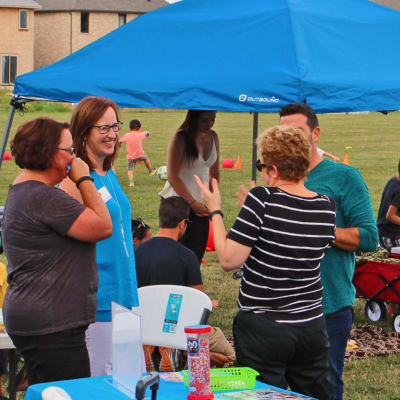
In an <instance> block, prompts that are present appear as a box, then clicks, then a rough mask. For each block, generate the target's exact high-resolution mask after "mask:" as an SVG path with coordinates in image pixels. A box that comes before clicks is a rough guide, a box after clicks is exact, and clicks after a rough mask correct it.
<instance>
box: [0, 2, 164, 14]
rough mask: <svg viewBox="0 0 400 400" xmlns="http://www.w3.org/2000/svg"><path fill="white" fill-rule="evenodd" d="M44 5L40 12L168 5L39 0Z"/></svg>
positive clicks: (138, 9)
mask: <svg viewBox="0 0 400 400" xmlns="http://www.w3.org/2000/svg"><path fill="white" fill-rule="evenodd" d="M1 1H2V0H0V2H1ZM11 1H12V0H11ZM37 1H38V3H39V4H41V5H42V6H43V8H42V9H41V10H38V11H40V12H50V11H53V12H54V11H92V12H93V11H98V12H114V13H115V12H123V13H146V12H149V11H153V10H157V9H158V8H161V7H164V6H166V5H168V4H169V3H167V2H166V1H165V0H113V1H110V0H37Z"/></svg>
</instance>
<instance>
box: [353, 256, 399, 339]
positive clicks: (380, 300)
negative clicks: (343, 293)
mask: <svg viewBox="0 0 400 400" xmlns="http://www.w3.org/2000/svg"><path fill="white" fill-rule="evenodd" d="M390 257H391V258H400V257H399V256H392V255H391V256H390ZM353 285H354V286H355V288H356V289H357V293H356V297H359V298H363V299H364V300H366V305H365V315H366V316H367V317H368V318H369V319H370V320H371V321H379V320H382V319H384V318H386V315H387V313H386V303H397V304H400V264H392V263H387V262H378V261H370V262H367V263H365V264H362V265H359V266H356V269H355V271H354V277H353ZM392 325H393V329H394V330H395V331H396V332H400V311H397V312H396V313H395V314H394V315H393V321H392Z"/></svg>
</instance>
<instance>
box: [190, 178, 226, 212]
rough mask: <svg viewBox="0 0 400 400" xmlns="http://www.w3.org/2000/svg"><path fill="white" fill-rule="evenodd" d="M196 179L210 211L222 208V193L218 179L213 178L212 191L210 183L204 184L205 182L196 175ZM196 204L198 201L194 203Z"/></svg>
mask: <svg viewBox="0 0 400 400" xmlns="http://www.w3.org/2000/svg"><path fill="white" fill-rule="evenodd" d="M194 179H195V180H196V183H197V186H198V187H199V189H200V193H201V197H202V199H203V200H204V204H205V205H206V207H207V208H208V211H209V212H212V211H215V210H220V209H221V194H220V192H219V187H218V181H217V180H216V179H212V180H211V187H212V190H213V191H212V192H211V191H210V189H209V187H208V184H207V185H204V183H203V182H202V181H201V180H200V178H199V177H198V176H197V175H195V176H194ZM194 204H196V203H194Z"/></svg>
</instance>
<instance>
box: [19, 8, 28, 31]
mask: <svg viewBox="0 0 400 400" xmlns="http://www.w3.org/2000/svg"><path fill="white" fill-rule="evenodd" d="M19 29H23V30H27V29H28V10H19Z"/></svg>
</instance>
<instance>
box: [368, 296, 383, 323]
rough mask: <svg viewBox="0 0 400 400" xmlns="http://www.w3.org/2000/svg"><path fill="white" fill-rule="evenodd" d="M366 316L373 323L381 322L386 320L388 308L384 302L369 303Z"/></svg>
mask: <svg viewBox="0 0 400 400" xmlns="http://www.w3.org/2000/svg"><path fill="white" fill-rule="evenodd" d="M365 315H366V316H367V317H368V318H369V319H370V320H371V321H374V322H376V321H381V320H383V319H385V318H386V306H385V303H384V302H383V301H367V304H366V305H365Z"/></svg>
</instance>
